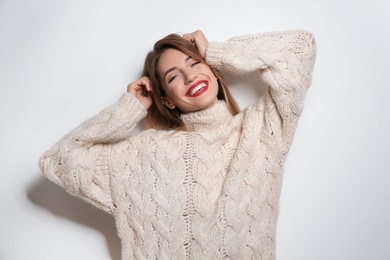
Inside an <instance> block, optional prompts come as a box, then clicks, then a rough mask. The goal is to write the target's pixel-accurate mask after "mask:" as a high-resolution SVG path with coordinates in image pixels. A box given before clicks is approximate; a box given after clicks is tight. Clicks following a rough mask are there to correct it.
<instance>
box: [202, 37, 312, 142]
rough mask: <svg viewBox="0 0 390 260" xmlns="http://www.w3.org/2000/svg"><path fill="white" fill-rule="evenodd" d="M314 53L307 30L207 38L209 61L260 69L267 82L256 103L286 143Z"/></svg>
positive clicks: (225, 66)
mask: <svg viewBox="0 0 390 260" xmlns="http://www.w3.org/2000/svg"><path fill="white" fill-rule="evenodd" d="M315 56H316V44H315V41H314V37H313V35H312V34H311V33H310V32H307V31H287V32H275V33H263V34H258V35H250V36H241V37H234V38H231V39H229V40H228V41H227V42H225V43H215V42H210V43H209V44H208V46H207V51H206V59H207V61H208V62H209V63H210V65H212V66H214V67H216V68H218V69H220V70H223V71H227V72H231V73H236V74H237V73H238V74H242V73H248V72H252V71H256V70H257V71H259V72H260V75H261V77H262V80H263V81H264V82H265V83H266V84H268V85H269V86H270V87H269V88H268V91H267V93H266V94H265V96H264V97H263V98H262V100H261V103H262V104H259V106H260V105H261V106H264V110H265V111H264V114H265V120H266V123H267V124H268V128H269V130H270V132H274V134H275V135H278V138H279V139H280V141H281V142H282V144H283V145H285V146H289V144H290V142H291V139H292V135H293V133H294V131H295V127H296V123H297V120H298V118H299V115H300V114H301V112H302V109H303V101H304V97H305V94H306V91H307V89H308V87H309V86H310V84H311V79H312V70H313V65H314V61H315Z"/></svg>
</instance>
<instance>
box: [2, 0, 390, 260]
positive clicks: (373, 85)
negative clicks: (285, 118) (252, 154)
mask: <svg viewBox="0 0 390 260" xmlns="http://www.w3.org/2000/svg"><path fill="white" fill-rule="evenodd" d="M389 10H390V4H389V2H388V0H365V1H363V0H360V1H359V0H351V1H342V0H340V1H329V0H320V1H312V0H294V1H290V0H274V1H265V0H256V1H244V0H242V1H224V0H219V1H210V0H207V1H206V0H197V1H189V2H187V1H181V0H174V1H157V0H156V1H125V0H119V1H108V0H107V1H92V0H83V1H79V0H67V1H51V0H34V1H27V0H19V1H18V0H3V1H1V2H0V90H1V92H0V158H1V159H0V160H1V177H2V179H1V181H0V185H1V186H0V192H1V194H0V200H1V201H0V206H1V214H0V218H1V219H0V259H1V260H8V259H9V260H20V259H40V260H45V259H50V260H52V259H58V260H60V259H97V260H100V259H102V260H103V259H114V260H118V259H119V258H120V242H119V240H118V238H117V237H116V230H115V226H114V221H113V219H112V217H111V216H109V215H107V214H105V213H103V212H101V211H99V210H97V209H95V208H93V207H91V206H89V205H88V204H86V203H84V202H81V201H80V200H78V199H75V198H73V197H71V196H70V195H68V194H67V193H65V192H64V191H63V190H61V189H60V188H58V187H57V186H55V185H54V184H52V183H50V182H49V181H47V180H46V179H44V177H42V176H41V174H40V172H39V169H38V164H37V162H38V158H39V156H40V155H41V154H42V153H43V152H44V151H45V150H46V149H48V148H49V147H50V146H51V145H53V144H54V142H56V141H57V140H58V139H59V138H60V137H62V136H63V135H64V134H66V133H67V132H68V131H70V130H71V129H72V128H74V127H76V126H77V125H78V124H79V123H81V122H82V121H83V120H85V119H87V118H89V117H90V116H92V115H94V114H96V113H98V112H99V111H100V110H101V109H103V108H104V107H105V106H107V105H109V104H112V103H114V102H115V101H116V100H117V99H118V98H119V96H120V95H121V94H122V93H123V92H124V91H125V90H126V86H127V84H128V83H129V82H131V81H133V80H135V79H137V78H138V77H139V76H140V74H141V70H142V66H143V60H144V58H145V55H146V52H147V51H149V50H150V49H151V47H152V45H153V43H154V42H155V41H156V40H158V39H160V38H161V37H163V36H165V35H166V34H168V33H172V32H190V31H193V30H196V29H202V30H203V31H204V32H205V34H206V36H208V38H209V40H210V41H224V40H226V39H228V38H229V37H231V36H235V35H241V34H251V33H260V32H265V31H279V30H289V29H308V30H310V31H312V32H313V33H314V34H315V36H316V40H317V45H318V53H317V63H316V67H315V71H314V81H313V85H312V88H311V89H310V91H309V93H308V95H307V99H306V107H305V111H304V113H303V115H302V118H301V121H300V124H299V127H298V130H297V133H296V136H295V140H294V143H293V146H292V149H291V151H290V154H289V157H288V160H287V163H286V167H285V180H284V186H283V190H282V198H281V209H280V218H279V225H278V235H277V256H278V259H279V260H291V259H292V260H313V259H314V260H389V259H390V200H389V199H390V137H389V134H390V100H389V98H390V90H389V89H390V85H389V74H390V72H389V69H390V65H389V60H390V51H389V48H390V16H389V15H388V14H389ZM251 77H252V76H246V78H245V77H244V78H242V79H241V80H239V79H238V80H237V79H234V82H231V85H232V91H233V93H234V95H235V96H236V97H237V100H238V102H239V104H240V105H241V107H244V106H246V105H248V104H251V103H253V102H255V100H256V97H253V96H254V93H255V92H254V90H253V89H252V88H251V87H250V86H247V85H250V84H249V83H251V82H252V79H251Z"/></svg>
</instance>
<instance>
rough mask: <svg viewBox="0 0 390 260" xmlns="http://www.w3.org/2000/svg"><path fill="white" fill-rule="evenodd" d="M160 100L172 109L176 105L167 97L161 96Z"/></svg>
mask: <svg viewBox="0 0 390 260" xmlns="http://www.w3.org/2000/svg"><path fill="white" fill-rule="evenodd" d="M161 102H162V103H163V104H164V105H165V106H166V107H167V108H169V109H174V108H175V107H176V105H175V104H173V103H172V102H171V101H170V100H169V98H166V97H161Z"/></svg>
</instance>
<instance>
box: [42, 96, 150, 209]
mask: <svg viewBox="0 0 390 260" xmlns="http://www.w3.org/2000/svg"><path fill="white" fill-rule="evenodd" d="M129 92H130V91H129ZM145 115H146V109H145V107H144V106H143V105H142V103H141V102H139V101H138V100H137V98H136V97H135V96H134V95H132V94H130V93H125V94H123V95H122V97H121V98H120V100H119V101H118V102H117V103H116V104H114V105H111V106H109V107H107V108H106V109H104V110H103V111H102V112H101V113H100V114H99V115H97V116H95V117H93V118H91V119H89V120H87V121H85V122H84V123H82V124H81V125H80V126H79V127H77V128H76V129H74V130H73V131H71V132H70V133H69V134H67V135H66V136H65V137H63V138H62V139H61V140H60V141H59V142H58V143H56V144H55V145H54V146H53V147H52V148H51V149H50V150H48V151H47V152H45V153H44V154H43V155H42V156H41V158H40V160H39V166H40V168H41V171H42V172H43V174H44V175H46V176H47V177H48V178H49V179H50V180H52V181H53V182H55V183H56V184H58V185H60V186H61V187H63V188H65V189H66V190H67V191H68V192H69V193H71V194H72V195H75V196H78V197H80V198H82V199H84V200H86V201H87V202H89V203H91V204H93V205H94V206H96V207H98V208H101V209H103V210H105V211H106V212H109V213H112V212H113V210H114V205H113V202H112V197H111V190H110V174H109V161H108V152H109V149H110V145H112V143H115V142H118V141H120V140H123V139H125V138H127V137H128V136H129V135H130V132H131V131H132V130H133V128H134V127H135V125H136V124H137V122H139V121H140V120H141V119H142V118H143V117H144V116H145Z"/></svg>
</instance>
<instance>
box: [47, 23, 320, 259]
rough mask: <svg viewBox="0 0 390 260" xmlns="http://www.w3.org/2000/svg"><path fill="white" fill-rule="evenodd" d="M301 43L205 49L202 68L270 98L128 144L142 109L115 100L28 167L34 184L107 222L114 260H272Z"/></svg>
mask: <svg viewBox="0 0 390 260" xmlns="http://www.w3.org/2000/svg"><path fill="white" fill-rule="evenodd" d="M315 53H316V47H315V43H314V39H313V36H312V35H311V34H310V33H309V32H305V31H289V32H276V33H266V34H259V35H251V36H242V37H235V38H232V39H230V40H228V41H227V42H225V43H214V42H210V43H209V45H208V48H207V52H206V58H207V61H208V62H209V64H210V65H212V66H214V67H216V68H218V69H221V70H224V71H227V72H231V73H247V72H250V71H255V70H258V71H259V73H260V74H261V76H262V79H263V80H264V81H265V82H266V83H267V84H268V85H269V86H270V87H269V88H268V91H267V93H266V94H265V95H264V96H263V97H262V98H261V99H260V100H259V102H258V104H256V105H255V106H251V107H248V108H246V109H245V110H243V111H242V112H241V113H239V114H238V115H236V116H232V115H231V114H230V113H229V110H228V108H227V105H226V103H225V102H224V101H219V102H218V103H217V104H216V105H214V106H212V107H210V108H208V109H205V110H202V111H199V112H194V113H189V114H185V115H182V119H183V121H184V123H185V125H186V127H187V130H186V131H163V130H158V131H157V130H153V129H152V130H146V131H143V132H142V133H140V134H136V135H131V131H132V129H133V128H134V127H135V125H136V124H137V123H138V122H139V121H140V120H141V119H142V118H143V117H145V115H146V110H145V108H144V107H143V106H142V105H141V103H140V102H139V101H138V100H137V99H136V98H135V97H133V96H132V95H131V94H128V93H125V94H123V96H122V97H121V99H120V100H119V101H118V102H117V103H116V104H114V105H112V106H110V107H108V108H106V109H105V110H103V111H102V112H101V113H100V114H99V115H97V116H95V117H94V118H92V119H90V120H88V121H86V122H85V123H83V124H81V125H80V126H79V127H78V128H76V129H75V130H74V131H72V132H71V133H69V134H68V135H67V136H65V137H64V138H62V139H61V140H60V141H59V142H58V143H57V144H56V145H54V146H53V147H52V148H51V149H50V150H49V151H47V152H46V153H45V154H44V155H43V156H42V157H41V159H40V167H41V170H42V172H43V173H44V174H45V175H47V176H48V178H50V179H51V180H52V181H54V182H56V183H57V184H59V185H61V186H62V187H64V188H65V189H66V190H68V191H69V192H70V193H71V194H73V195H75V196H78V197H81V198H83V199H85V200H87V201H88V202H90V203H92V204H93V205H95V206H97V207H99V208H101V209H103V210H105V211H107V212H109V213H111V214H113V215H114V217H115V220H116V226H117V229H118V234H119V237H120V238H121V241H122V259H222V258H226V259H274V258H275V232H276V230H275V229H276V222H277V216H278V208H279V196H280V191H281V183H282V173H283V164H284V161H285V159H286V154H287V152H288V150H289V147H290V145H291V141H292V137H293V134H294V132H295V129H296V125H297V121H298V118H299V115H300V114H301V112H302V108H303V100H304V96H305V93H306V90H307V88H308V87H309V85H310V83H311V74H312V69H313V65H314V60H315Z"/></svg>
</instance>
